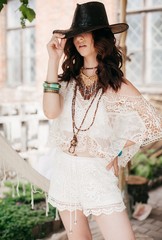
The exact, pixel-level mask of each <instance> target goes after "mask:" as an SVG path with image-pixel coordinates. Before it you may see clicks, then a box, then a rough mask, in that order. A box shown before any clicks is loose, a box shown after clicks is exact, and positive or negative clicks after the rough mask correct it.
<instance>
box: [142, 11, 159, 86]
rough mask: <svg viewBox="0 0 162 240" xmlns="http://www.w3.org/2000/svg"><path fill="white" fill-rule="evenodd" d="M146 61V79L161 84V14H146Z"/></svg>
mask: <svg viewBox="0 0 162 240" xmlns="http://www.w3.org/2000/svg"><path fill="white" fill-rule="evenodd" d="M146 54H147V55H146V61H147V66H149V67H148V71H149V73H148V75H149V76H150V79H149V77H148V78H147V79H148V80H149V81H151V82H153V83H159V82H161V83H162V78H161V76H162V67H161V63H162V13H161V12H153V13H148V14H147V51H146Z"/></svg>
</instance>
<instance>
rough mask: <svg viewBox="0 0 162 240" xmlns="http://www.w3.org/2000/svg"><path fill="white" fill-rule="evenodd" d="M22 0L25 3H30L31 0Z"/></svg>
mask: <svg viewBox="0 0 162 240" xmlns="http://www.w3.org/2000/svg"><path fill="white" fill-rule="evenodd" d="M20 2H22V3H23V4H28V3H29V0H20Z"/></svg>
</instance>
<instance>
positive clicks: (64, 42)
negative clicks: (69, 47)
mask: <svg viewBox="0 0 162 240" xmlns="http://www.w3.org/2000/svg"><path fill="white" fill-rule="evenodd" d="M66 41H67V39H65V38H63V39H61V42H60V47H61V49H64V47H65V44H66Z"/></svg>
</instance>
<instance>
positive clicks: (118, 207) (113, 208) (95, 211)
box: [48, 197, 126, 217]
mask: <svg viewBox="0 0 162 240" xmlns="http://www.w3.org/2000/svg"><path fill="white" fill-rule="evenodd" d="M48 202H49V203H50V204H51V205H52V206H54V207H56V208H57V209H58V210H59V211H65V210H68V211H71V212H73V211H76V210H80V211H83V213H84V215H85V216H86V217H88V216H89V215H91V214H92V215H95V216H99V215H101V214H106V215H109V214H112V213H113V212H122V211H123V210H124V209H125V208H126V207H125V205H124V203H123V202H121V203H116V204H111V205H107V206H105V205H104V206H100V207H96V208H87V209H83V207H82V206H81V204H78V203H76V204H67V203H62V202H59V201H57V200H56V199H54V198H53V197H49V198H48Z"/></svg>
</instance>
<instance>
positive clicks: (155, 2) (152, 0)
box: [145, 0, 162, 7]
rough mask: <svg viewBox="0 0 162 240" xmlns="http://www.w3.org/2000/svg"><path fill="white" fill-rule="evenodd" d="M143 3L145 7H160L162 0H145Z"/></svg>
mask: <svg viewBox="0 0 162 240" xmlns="http://www.w3.org/2000/svg"><path fill="white" fill-rule="evenodd" d="M145 4H146V6H147V7H155V6H156V7H160V6H162V0H147V1H146V3H145Z"/></svg>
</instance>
